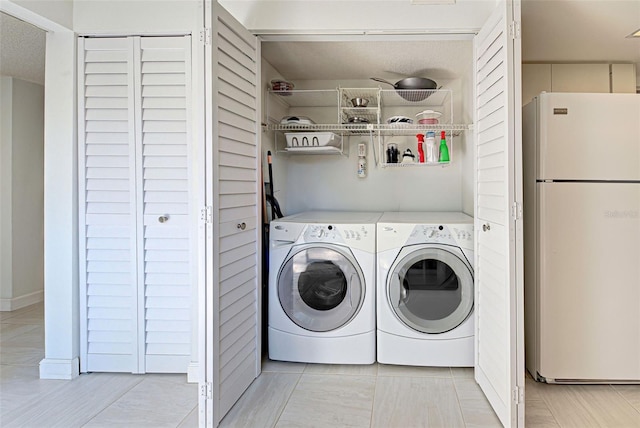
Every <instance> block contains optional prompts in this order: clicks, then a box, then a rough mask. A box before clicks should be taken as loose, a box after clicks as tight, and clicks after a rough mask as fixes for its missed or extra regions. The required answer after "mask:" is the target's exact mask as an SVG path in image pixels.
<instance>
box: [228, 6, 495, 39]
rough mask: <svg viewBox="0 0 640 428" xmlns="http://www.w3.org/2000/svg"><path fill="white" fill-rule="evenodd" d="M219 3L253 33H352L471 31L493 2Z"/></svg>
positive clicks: (482, 19)
mask: <svg viewBox="0 0 640 428" xmlns="http://www.w3.org/2000/svg"><path fill="white" fill-rule="evenodd" d="M219 3H220V4H221V5H222V6H223V7H224V8H225V9H227V10H228V11H229V12H230V13H231V14H232V15H233V16H234V17H235V18H236V19H238V20H239V21H240V22H241V23H243V24H244V25H245V26H246V27H247V28H248V29H249V30H252V31H254V32H256V33H260V34H263V33H266V32H274V31H275V32H277V31H297V32H304V33H309V32H313V31H314V30H320V31H335V30H344V31H355V30H378V31H379V30H403V31H409V30H411V29H417V30H424V29H431V30H440V31H442V32H447V33H451V32H456V31H458V32H459V31H464V32H469V30H477V29H479V28H481V27H482V24H483V23H484V21H485V20H486V19H487V18H488V17H489V15H490V14H491V12H492V11H493V9H494V7H495V4H496V0H457V2H456V4H454V5H412V4H411V2H410V1H409V0H403V1H393V0H391V1H389V0H387V1H381V0H373V1H357V0H356V1H353V0H351V1H336V0H315V1H277V0H276V1H260V0H220V1H219Z"/></svg>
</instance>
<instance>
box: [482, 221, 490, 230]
mask: <svg viewBox="0 0 640 428" xmlns="http://www.w3.org/2000/svg"><path fill="white" fill-rule="evenodd" d="M490 230H491V225H490V224H489V223H485V224H483V225H482V231H483V232H488V231H490Z"/></svg>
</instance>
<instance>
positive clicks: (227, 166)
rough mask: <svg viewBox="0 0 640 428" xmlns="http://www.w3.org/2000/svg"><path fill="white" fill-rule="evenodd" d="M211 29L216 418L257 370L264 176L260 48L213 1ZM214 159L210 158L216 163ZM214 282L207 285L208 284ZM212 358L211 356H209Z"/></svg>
mask: <svg viewBox="0 0 640 428" xmlns="http://www.w3.org/2000/svg"><path fill="white" fill-rule="evenodd" d="M214 8H215V9H214V13H213V22H212V28H213V34H212V48H211V49H212V51H211V53H212V64H211V66H212V76H213V79H212V83H211V84H212V103H213V106H212V115H213V129H212V132H213V135H212V146H213V147H212V154H213V156H212V161H213V163H212V165H213V168H212V169H211V173H212V193H211V197H212V200H211V202H212V205H213V210H214V211H213V212H214V216H213V217H214V218H213V222H214V226H213V249H211V252H210V253H209V254H211V256H212V257H213V272H212V275H211V277H210V280H211V282H210V283H209V284H211V287H212V291H213V297H212V299H213V304H212V305H213V308H214V311H213V312H214V313H213V319H210V320H209V322H208V326H209V328H211V329H212V330H210V331H212V335H211V336H208V337H207V340H208V341H210V342H211V343H213V347H212V349H213V350H212V355H211V360H210V361H211V365H212V369H211V372H209V373H207V377H208V379H209V380H210V381H211V382H212V384H213V399H214V403H213V406H214V409H213V414H214V419H215V420H214V421H213V425H217V423H218V422H219V420H220V419H221V417H222V416H224V414H226V413H227V412H228V411H229V409H230V408H231V407H232V406H233V404H234V403H235V402H236V401H237V400H238V398H239V397H240V396H241V395H242V393H243V392H244V391H245V390H246V388H247V387H248V386H249V385H250V384H251V382H252V381H253V380H254V379H255V378H256V377H257V375H258V373H259V364H260V358H259V356H260V354H261V350H260V342H259V336H260V334H259V331H258V330H259V325H258V298H259V297H258V296H259V294H258V293H259V254H258V248H259V247H260V240H259V234H260V230H261V229H260V223H259V222H258V218H259V217H258V216H259V213H260V209H259V204H258V201H259V197H260V196H259V195H260V193H259V189H260V185H259V183H260V178H259V175H258V164H259V161H260V160H259V159H260V158H259V154H258V133H257V131H258V128H259V124H258V118H257V110H258V107H257V106H258V100H257V97H258V93H257V92H258V81H259V78H260V77H259V73H258V64H257V62H258V58H259V55H258V47H257V40H256V37H255V36H253V35H251V34H250V33H249V32H248V31H247V30H246V29H245V28H243V27H242V26H241V25H240V24H239V23H238V22H237V21H236V20H235V19H234V18H233V17H231V15H230V14H228V13H227V12H226V11H225V10H224V9H223V8H221V7H219V6H218V5H217V3H214ZM210 165H211V164H210ZM209 284H208V286H209ZM208 363H209V361H208Z"/></svg>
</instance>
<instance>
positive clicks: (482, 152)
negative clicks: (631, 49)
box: [474, 1, 524, 427]
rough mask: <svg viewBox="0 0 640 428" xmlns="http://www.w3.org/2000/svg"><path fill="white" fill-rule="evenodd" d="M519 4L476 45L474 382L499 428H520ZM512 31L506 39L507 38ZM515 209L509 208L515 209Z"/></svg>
mask: <svg viewBox="0 0 640 428" xmlns="http://www.w3.org/2000/svg"><path fill="white" fill-rule="evenodd" d="M514 21H515V22H516V23H519V21H520V7H519V2H512V1H503V2H499V3H498V6H497V8H496V10H495V12H494V13H493V14H492V16H491V17H490V18H489V20H488V21H487V23H486V24H485V26H484V27H483V28H482V30H481V31H480V32H479V33H478V35H477V36H476V40H475V58H474V59H475V72H476V89H475V97H476V118H475V122H476V125H475V130H476V201H475V204H476V207H475V218H476V221H475V230H476V265H475V273H476V278H475V279H476V308H477V310H476V312H477V322H476V354H477V355H476V364H475V378H476V381H477V382H478V384H479V385H480V387H481V388H482V390H483V391H484V393H485V395H486V396H487V398H488V400H489V402H490V403H491V405H492V407H493V408H494V410H495V412H496V414H497V415H498V417H499V418H500V421H501V422H502V424H503V425H504V426H508V427H512V426H513V427H516V426H524V337H523V335H524V329H523V324H524V323H523V321H524V315H523V308H524V304H523V285H522V284H523V281H522V270H523V268H522V254H523V244H522V224H521V223H522V221H521V219H519V214H518V212H519V211H520V206H519V205H518V204H515V203H516V202H518V203H520V202H521V201H522V182H521V178H518V177H521V175H522V159H521V146H522V139H521V135H519V133H518V132H517V130H518V129H520V128H519V124H520V117H521V111H520V80H519V77H518V76H520V72H519V70H520V40H519V35H518V34H517V33H518V30H517V27H516V24H514ZM510 29H511V31H510ZM514 204H515V205H514Z"/></svg>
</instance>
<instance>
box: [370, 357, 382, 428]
mask: <svg viewBox="0 0 640 428" xmlns="http://www.w3.org/2000/svg"><path fill="white" fill-rule="evenodd" d="M379 374H380V365H378V367H376V384H375V386H374V387H373V399H372V400H371V416H370V417H369V428H372V427H373V412H374V407H375V404H376V395H377V394H378V379H379V377H378V376H379Z"/></svg>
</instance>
